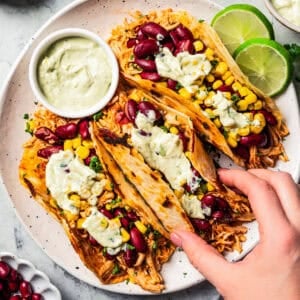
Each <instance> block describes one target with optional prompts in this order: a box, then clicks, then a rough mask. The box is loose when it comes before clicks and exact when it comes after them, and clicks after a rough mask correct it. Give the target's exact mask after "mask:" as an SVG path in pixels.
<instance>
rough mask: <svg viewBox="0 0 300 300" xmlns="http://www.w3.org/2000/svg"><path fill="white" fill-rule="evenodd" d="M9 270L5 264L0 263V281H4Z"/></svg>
mask: <svg viewBox="0 0 300 300" xmlns="http://www.w3.org/2000/svg"><path fill="white" fill-rule="evenodd" d="M10 270H11V268H10V266H9V265H8V264H7V263H6V262H4V261H0V278H1V279H5V278H6V277H7V276H8V274H9V272H10Z"/></svg>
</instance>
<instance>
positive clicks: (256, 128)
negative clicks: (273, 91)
mask: <svg viewBox="0 0 300 300" xmlns="http://www.w3.org/2000/svg"><path fill="white" fill-rule="evenodd" d="M255 121H256V122H257V123H258V125H256V124H255V125H251V132H252V133H255V134H258V133H261V132H262V130H263V129H264V127H265V126H266V119H265V117H264V115H263V114H262V113H257V114H255V116H254V120H253V123H254V122H255Z"/></svg>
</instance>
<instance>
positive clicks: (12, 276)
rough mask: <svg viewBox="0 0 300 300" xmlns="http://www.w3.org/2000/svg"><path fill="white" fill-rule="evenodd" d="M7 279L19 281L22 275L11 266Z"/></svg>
mask: <svg viewBox="0 0 300 300" xmlns="http://www.w3.org/2000/svg"><path fill="white" fill-rule="evenodd" d="M8 279H9V280H11V281H20V280H23V278H22V275H21V274H20V273H18V272H17V270H15V269H13V268H11V270H10V273H9V276H8Z"/></svg>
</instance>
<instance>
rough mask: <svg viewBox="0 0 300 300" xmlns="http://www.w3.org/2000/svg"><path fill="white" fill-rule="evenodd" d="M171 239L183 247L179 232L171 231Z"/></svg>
mask: <svg viewBox="0 0 300 300" xmlns="http://www.w3.org/2000/svg"><path fill="white" fill-rule="evenodd" d="M170 237H171V241H172V242H173V244H175V245H176V246H177V247H181V246H182V241H181V238H180V236H179V235H178V234H176V233H171V236H170Z"/></svg>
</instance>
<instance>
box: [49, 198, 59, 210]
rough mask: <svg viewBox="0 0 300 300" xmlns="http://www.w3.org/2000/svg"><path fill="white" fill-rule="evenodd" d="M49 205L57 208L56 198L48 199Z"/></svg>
mask: <svg viewBox="0 0 300 300" xmlns="http://www.w3.org/2000/svg"><path fill="white" fill-rule="evenodd" d="M50 205H51V206H52V207H54V208H57V203H56V200H54V199H53V198H51V199H50Z"/></svg>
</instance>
